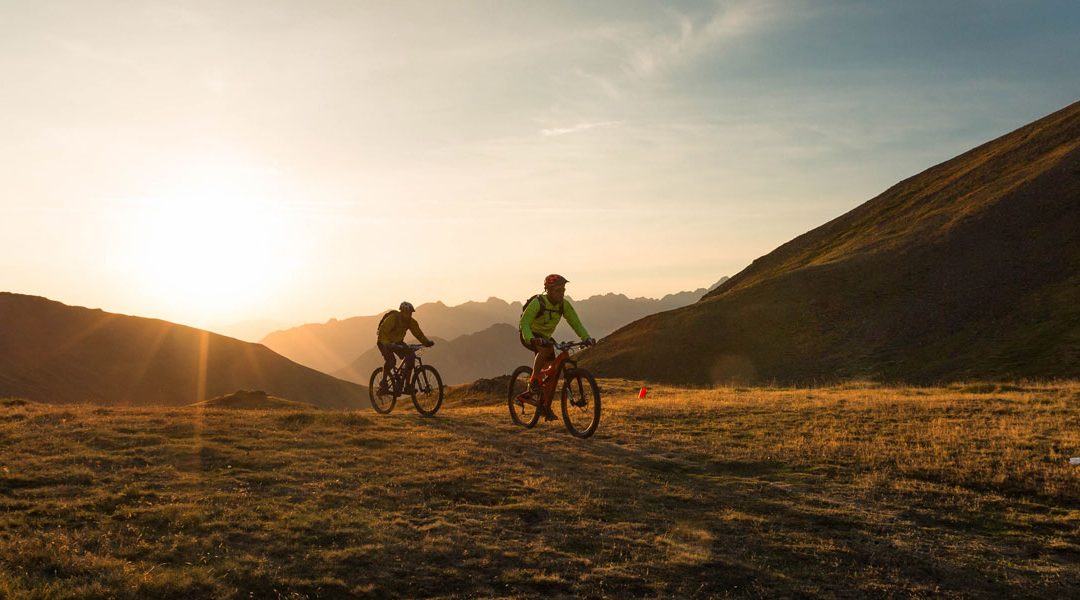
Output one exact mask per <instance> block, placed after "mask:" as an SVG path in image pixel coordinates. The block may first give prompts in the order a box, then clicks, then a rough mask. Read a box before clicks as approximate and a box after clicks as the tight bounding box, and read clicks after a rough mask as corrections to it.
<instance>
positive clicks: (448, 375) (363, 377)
mask: <svg viewBox="0 0 1080 600" xmlns="http://www.w3.org/2000/svg"><path fill="white" fill-rule="evenodd" d="M432 341H434V342H435V345H434V346H433V347H431V348H430V349H426V350H422V351H421V352H422V353H423V355H422V356H423V359H424V362H425V363H427V364H430V365H433V366H434V367H435V368H437V369H438V370H439V374H440V375H441V376H442V378H443V382H444V383H446V384H447V385H455V384H459V383H467V382H472V381H476V380H477V379H480V378H482V377H492V376H495V375H501V374H504V373H510V372H511V371H513V370H514V368H515V367H517V366H518V365H523V364H526V363H530V362H532V354H530V353H529V352H528V351H527V350H525V348H523V347H522V346H521V344H520V342H519V341H518V334H517V327H515V326H513V325H509V324H507V323H498V324H495V325H492V326H491V327H488V328H487V329H485V330H483V331H478V332H476V333H470V334H467V335H462V336H458V337H456V338H454V339H453V340H449V341H448V340H444V339H441V338H435V339H434V340H432ZM382 364H383V357H382V354H381V353H379V349H378V348H371V349H370V350H368V351H367V352H365V353H363V354H361V355H360V357H359V358H357V359H356V360H355V361H353V363H352V364H351V365H349V366H348V367H346V368H344V369H341V370H339V371H335V372H334V373H333V375H334V376H335V377H340V378H341V379H345V380H348V381H353V382H356V383H363V385H367V383H368V380H369V378H370V377H371V372H372V371H374V370H375V369H376V368H377V367H380V366H382Z"/></svg>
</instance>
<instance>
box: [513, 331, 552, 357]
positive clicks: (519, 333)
mask: <svg viewBox="0 0 1080 600" xmlns="http://www.w3.org/2000/svg"><path fill="white" fill-rule="evenodd" d="M537 338H540V339H542V340H547V341H549V342H550V341H551V338H549V337H544V336H542V335H536V334H533V339H534V340H535V339H537ZM518 341H520V342H521V345H522V346H524V347H525V349H526V350H528V351H529V352H532V353H533V354H536V348H534V347H533V346H532V345H531V344H529V343H528V342H526V341H525V336H524V335H523V334H522V333H521V332H520V331H519V332H518Z"/></svg>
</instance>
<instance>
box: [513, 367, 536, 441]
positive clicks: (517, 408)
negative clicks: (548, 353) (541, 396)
mask: <svg viewBox="0 0 1080 600" xmlns="http://www.w3.org/2000/svg"><path fill="white" fill-rule="evenodd" d="M531 375H532V367H525V366H521V367H518V368H516V369H514V374H513V375H511V376H510V387H509V389H507V391H506V405H507V407H509V408H510V419H511V420H512V421H513V422H514V423H517V424H518V425H521V426H522V427H525V428H530V427H534V426H535V425H536V422H537V421H539V420H540V411H538V410H537V409H536V406H534V405H532V404H529V403H528V402H522V401H521V400H519V399H518V396H520V395H521V394H524V393H525V392H527V391H528V390H529V377H530V376H531Z"/></svg>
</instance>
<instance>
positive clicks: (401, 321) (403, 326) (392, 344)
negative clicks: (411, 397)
mask: <svg viewBox="0 0 1080 600" xmlns="http://www.w3.org/2000/svg"><path fill="white" fill-rule="evenodd" d="M415 311H416V309H415V308H413V305H412V304H410V303H408V302H402V303H401V305H400V306H398V309H397V310H392V311H390V312H388V313H386V314H385V315H383V318H382V320H381V321H379V339H378V343H377V344H376V345H377V346H378V347H379V352H381V353H382V355H383V360H384V361H385V362H383V372H382V374H383V378H382V381H381V382H380V383H379V390H378V393H380V394H388V393H390V390H389V384H388V382H387V379H386V376H387V375H388V374H389V373H390V371H391V370H392V369H393V368H394V355H395V354H396V355H397V356H400V357H401V358H403V359H405V373H404V376H405V381H406V382H409V381H412V378H411V375H412V370H413V364H415V360H416V353H415V352H413V351H412V350H410V349H409V347H408V346H407V345H406V344H405V332H407V331H411V332H412V334H413V335H414V336H416V339H417V340H420V343H421V344H423V345H425V346H427V347H429V348H430V347H431V346H434V345H435V342H433V341H431V340H429V339H428V338H427V336H426V335H424V332H423V331H420V324H419V323H417V322H416V319H414V318H413V317H412V315H413V313H414V312H415ZM406 385H412V384H410V383H406ZM405 393H409V390H405Z"/></svg>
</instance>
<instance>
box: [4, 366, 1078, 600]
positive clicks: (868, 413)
mask: <svg viewBox="0 0 1080 600" xmlns="http://www.w3.org/2000/svg"><path fill="white" fill-rule="evenodd" d="M601 385H602V387H603V388H604V393H605V396H604V402H605V403H604V409H603V420H602V422H601V425H600V429H599V430H598V432H597V433H596V435H595V437H593V438H592V439H588V440H578V439H575V438H573V437H571V436H570V435H569V434H568V433H567V432H566V431H565V429H563V428H562V425H561V423H559V422H555V423H548V424H544V423H541V424H540V425H539V426H538V427H537V428H536V429H534V430H524V429H519V428H515V427H514V426H513V425H512V424H511V423H510V419H509V416H508V415H507V412H506V407H505V403H504V402H501V401H500V400H498V399H496V398H488V399H484V398H475V397H472V398H466V399H462V398H461V396H462V393H461V392H460V391H459V392H458V393H456V394H455V395H454V397H453V398H452V399H451V401H449V402H448V404H447V405H446V406H445V407H444V408H443V410H442V411H441V412H440V413H439V415H438V416H436V417H435V418H422V417H419V416H418V415H417V414H416V413H415V411H413V410H412V407H411V405H410V404H409V403H408V402H407V401H406V402H405V403H404V404H401V403H399V405H398V408H397V409H395V411H394V413H392V414H390V415H387V416H379V415H376V414H375V413H374V412H373V411H370V410H365V411H361V412H356V413H345V412H320V411H316V410H311V411H309V412H305V411H296V410H291V409H285V410H226V409H206V408H190V409H175V408H172V409H165V408H162V409H145V408H140V409H119V408H96V407H87V406H81V407H71V406H66V407H63V406H60V407H58V406H46V405H40V404H34V403H26V402H23V401H19V400H6V401H0V449H2V454H0V597H3V598H22V597H31V598H114V597H115V598H148V597H152V598H197V597H222V598H249V597H254V598H339V597H441V598H460V597H521V598H525V597H536V596H539V595H544V596H555V597H559V596H562V597H610V598H627V597H690V598H692V597H703V598H712V597H728V596H731V597H743V596H750V597H764V596H768V597H775V596H782V597H783V596H787V597H791V596H798V597H834V596H846V597H865V596H868V595H869V596H904V597H908V596H915V597H929V596H933V597H940V596H946V597H948V596H953V597H1000V596H1005V595H1007V596H1013V597H1041V598H1064V597H1070V596H1074V595H1075V593H1076V590H1078V589H1080V467H1074V466H1070V465H1069V460H1068V459H1069V457H1070V456H1080V428H1078V425H1080V383H1077V382H1064V383H1054V384H1038V383H1013V384H994V383H972V384H957V385H953V386H950V387H947V388H939V389H912V388H885V387H877V386H874V385H872V384H850V385H847V386H843V387H832V388H823V389H761V388H754V389H741V388H720V389H711V390H686V389H676V388H670V387H655V388H653V387H650V391H649V393H648V396H647V398H646V399H644V400H639V399H638V398H637V391H638V387H639V386H640V385H641V384H639V383H635V382H626V381H601Z"/></svg>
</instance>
